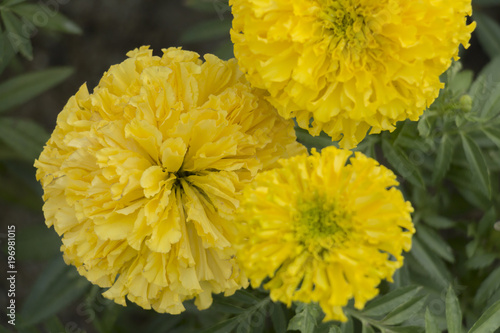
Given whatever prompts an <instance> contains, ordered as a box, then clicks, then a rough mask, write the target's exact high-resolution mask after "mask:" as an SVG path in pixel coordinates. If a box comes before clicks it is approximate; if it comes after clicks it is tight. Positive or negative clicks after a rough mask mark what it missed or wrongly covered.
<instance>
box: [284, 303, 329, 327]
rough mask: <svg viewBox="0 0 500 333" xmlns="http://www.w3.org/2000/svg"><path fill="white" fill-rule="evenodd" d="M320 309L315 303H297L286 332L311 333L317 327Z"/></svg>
mask: <svg viewBox="0 0 500 333" xmlns="http://www.w3.org/2000/svg"><path fill="white" fill-rule="evenodd" d="M320 315H321V309H320V307H319V306H318V304H316V303H299V305H298V306H297V310H296V311H295V316H293V317H292V319H290V322H289V323H288V330H298V331H300V332H301V333H313V332H314V329H315V328H316V326H317V325H318V318H319V316H320Z"/></svg>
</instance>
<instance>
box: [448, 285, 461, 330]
mask: <svg viewBox="0 0 500 333" xmlns="http://www.w3.org/2000/svg"><path fill="white" fill-rule="evenodd" d="M446 323H447V325H448V332H449V333H461V332H462V310H460V303H459V302H458V298H457V296H456V295H455V291H454V290H453V287H452V286H451V285H450V286H449V287H448V292H447V293H446Z"/></svg>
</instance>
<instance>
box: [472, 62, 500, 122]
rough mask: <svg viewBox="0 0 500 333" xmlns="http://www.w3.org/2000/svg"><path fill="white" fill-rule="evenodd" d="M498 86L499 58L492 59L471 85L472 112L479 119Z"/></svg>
mask: <svg viewBox="0 0 500 333" xmlns="http://www.w3.org/2000/svg"><path fill="white" fill-rule="evenodd" d="M497 86H500V56H497V57H496V58H494V59H492V60H491V61H490V62H489V63H488V64H487V65H486V66H485V67H484V68H483V69H482V70H481V73H479V75H478V77H477V78H476V80H474V82H473V83H472V85H471V88H470V90H469V95H470V96H471V98H472V112H473V113H477V114H478V115H479V116H480V117H481V118H482V117H483V116H484V112H485V111H486V110H487V108H486V107H485V106H486V102H487V101H489V100H490V99H491V97H492V94H491V92H492V91H493V90H495V89H496V87H497Z"/></svg>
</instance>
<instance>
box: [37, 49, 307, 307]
mask: <svg viewBox="0 0 500 333" xmlns="http://www.w3.org/2000/svg"><path fill="white" fill-rule="evenodd" d="M128 56H129V59H127V60H125V61H124V62H122V63H121V64H119V65H115V66H112V67H111V68H110V69H109V71H108V72H106V73H105V74H104V76H103V78H102V79H101V81H100V83H99V85H98V86H97V87H96V88H95V89H94V92H93V94H89V92H88V90H87V87H86V85H85V84H84V85H83V86H82V87H81V88H80V90H79V91H78V92H77V93H76V95H75V96H73V97H71V98H70V99H69V101H68V103H67V105H66V106H65V107H64V109H63V111H62V112H61V113H60V114H59V116H58V119H57V126H56V128H55V130H54V132H53V134H52V136H51V138H50V140H49V141H48V142H47V145H46V146H45V148H44V151H43V152H42V154H41V155H40V157H39V159H38V160H37V161H36V162H35V166H36V167H37V168H38V170H37V179H39V180H40V182H41V183H42V186H43V189H44V195H43V198H44V200H45V204H44V207H43V209H44V214H45V218H46V223H47V225H48V226H54V229H55V230H56V232H57V233H58V234H59V235H61V236H62V242H63V245H62V248H61V250H62V251H63V252H64V258H65V261H66V263H68V264H73V265H75V266H76V267H77V268H78V271H79V273H80V274H82V275H84V276H86V277H87V278H88V279H89V280H90V281H91V282H93V283H95V284H97V285H99V286H101V287H109V289H108V290H107V291H106V292H105V293H104V296H105V297H108V298H110V299H113V300H114V301H115V302H117V303H119V304H123V305H125V296H127V298H128V299H129V300H130V301H132V302H135V303H137V304H139V305H140V306H142V307H143V308H146V309H149V308H151V307H152V308H154V309H155V310H156V311H158V312H169V313H173V314H175V313H179V312H181V311H183V310H184V307H183V305H182V302H183V301H184V300H186V299H191V298H193V297H196V298H197V299H196V302H195V303H196V304H197V306H198V307H199V308H200V309H204V308H207V307H208V306H209V305H210V304H211V301H212V297H211V293H220V292H225V293H226V294H232V293H234V291H235V290H236V289H239V288H240V287H242V286H246V285H247V284H248V282H247V279H246V277H245V275H244V274H242V273H241V272H240V269H239V267H238V265H237V263H236V262H235V259H234V248H233V247H232V245H231V240H232V238H233V237H234V236H233V233H234V226H233V224H232V222H231V219H232V218H233V214H234V211H235V209H236V208H237V207H238V205H239V197H240V193H241V189H242V187H243V185H244V184H245V183H247V182H249V181H250V180H251V179H253V177H254V176H255V175H256V174H257V172H259V171H260V170H263V169H267V168H270V167H272V166H273V165H274V164H276V161H277V160H278V158H279V157H283V156H288V155H289V154H295V153H300V152H302V151H303V149H304V148H303V147H301V146H299V145H298V144H297V143H296V142H295V133H294V130H293V122H292V121H284V120H283V119H282V118H281V117H279V115H278V114H277V113H276V112H275V111H274V109H273V108H272V107H271V106H270V105H269V104H268V103H267V102H266V101H265V100H264V99H263V98H262V97H261V96H259V93H258V92H257V91H254V90H253V88H251V87H250V85H249V84H248V82H246V80H245V79H244V76H243V74H242V73H241V72H240V71H239V69H238V67H237V64H236V61H235V60H230V61H228V62H226V61H222V60H220V59H218V58H217V57H215V56H213V55H205V62H203V61H202V60H200V59H199V56H198V54H196V53H194V52H188V51H183V50H180V49H176V48H170V49H167V50H163V56H162V57H157V56H152V51H151V50H149V49H148V47H141V48H140V49H136V50H134V51H131V52H129V53H128Z"/></svg>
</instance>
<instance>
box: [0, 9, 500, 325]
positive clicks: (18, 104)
mask: <svg viewBox="0 0 500 333" xmlns="http://www.w3.org/2000/svg"><path fill="white" fill-rule="evenodd" d="M499 3H500V1H496V0H482V1H473V5H474V15H473V19H475V20H476V21H477V22H478V27H477V29H476V31H475V32H474V33H473V36H472V39H471V46H470V48H469V49H468V50H467V51H466V52H462V62H463V65H464V67H465V68H467V69H471V70H473V71H474V73H476V74H477V73H478V72H479V71H480V69H481V68H482V67H484V66H485V65H486V64H487V63H488V62H489V60H490V59H491V58H493V57H494V56H495V55H500V42H499V41H500V37H499V36H500V5H499ZM27 4H28V5H31V7H29V6H25V7H22V6H21V7H20V8H21V9H18V11H17V12H16V11H15V10H13V11H9V10H8V7H9V6H14V7H15V6H20V5H27ZM42 4H44V5H45V8H46V9H48V11H47V10H46V11H45V13H46V14H47V15H46V16H49V21H48V22H49V23H47V24H43V23H44V21H42V19H43V17H40V20H39V21H40V22H38V23H40V26H39V27H35V28H34V29H31V32H30V33H29V36H28V37H27V38H24V39H23V40H20V41H19V50H13V51H14V53H16V51H18V52H17V54H15V55H14V54H11V53H12V52H11V51H12V50H11V51H9V49H8V45H7V44H6V42H5V41H6V40H7V39H6V36H8V33H9V29H10V30H12V29H14V31H15V29H16V27H17V29H19V28H20V27H21V28H22V25H21V26H20V25H19V22H21V24H26V21H25V20H24V19H28V18H29V17H33V13H36V12H35V10H43V6H42V7H40V5H42ZM33 6H39V7H38V9H36V8H35V7H33ZM6 8H7V10H6ZM0 12H1V14H2V16H1V18H0V23H1V24H0V27H1V29H0V33H1V35H0V36H1V37H3V44H2V42H1V41H0V58H1V59H2V62H1V63H0V71H1V70H3V71H1V72H0V211H1V213H0V221H1V223H0V241H1V244H0V246H1V249H2V251H1V255H0V256H1V258H0V260H1V264H0V267H2V270H1V272H0V277H1V279H0V289H1V290H2V292H1V293H0V305H1V307H2V309H5V308H4V306H5V304H6V302H7V298H6V297H7V296H6V292H4V290H7V289H8V288H7V283H6V278H5V277H4V274H6V270H5V269H4V267H5V264H6V262H7V256H6V253H5V249H6V244H5V243H6V237H7V226H8V225H15V228H16V266H17V272H18V273H17V280H16V312H17V316H16V318H17V322H18V323H19V324H22V322H23V321H25V325H24V327H22V326H21V325H18V327H17V328H18V330H19V331H20V332H83V331H86V332H94V331H101V332H107V331H108V330H107V329H106V327H112V325H113V324H112V323H113V322H115V321H116V320H117V318H122V319H123V317H120V316H121V314H120V309H121V307H120V306H117V305H114V304H109V303H108V302H106V301H104V300H103V299H102V297H101V298H99V297H100V296H99V293H100V292H99V289H98V288H96V287H93V286H91V285H90V284H89V283H88V282H87V281H86V280H85V279H83V278H81V277H79V276H78V274H77V273H76V271H75V270H74V269H73V267H67V266H65V265H64V264H63V263H62V259H61V257H62V256H61V254H60V252H59V246H60V240H59V237H58V236H57V235H56V233H55V232H54V230H53V229H48V228H47V227H46V226H45V223H44V218H43V214H42V210H41V207H42V204H43V202H42V200H41V197H40V196H41V194H42V192H41V188H40V186H39V185H38V183H37V182H36V180H35V178H34V168H33V167H32V164H33V159H34V158H36V157H37V156H38V154H39V153H40V151H41V148H42V146H43V143H44V142H45V141H46V140H47V139H48V136H49V133H50V132H51V131H52V130H53V129H54V127H55V122H56V117H57V114H58V113H59V112H60V110H62V108H63V106H64V105H65V103H66V101H67V100H68V98H69V97H71V96H72V95H73V94H74V93H75V92H76V91H77V90H78V88H79V87H80V86H81V85H82V84H83V83H84V82H87V86H88V87H89V90H90V91H91V90H92V89H93V87H95V86H96V85H97V83H98V81H99V79H100V78H101V76H102V74H103V72H104V71H106V70H107V69H108V68H109V67H110V66H111V65H113V64H117V63H120V62H121V61H123V60H124V59H125V57H126V56H125V54H126V53H127V52H128V51H129V50H132V49H134V48H137V47H139V46H141V45H150V46H151V48H152V49H153V50H154V51H155V54H157V55H159V54H161V52H160V50H161V49H162V48H167V47H172V46H182V47H183V48H185V49H189V50H193V51H196V52H198V53H200V54H204V53H215V54H216V55H218V56H220V57H222V58H225V59H228V58H230V57H232V46H231V43H230V40H229V28H230V25H231V14H230V9H229V6H228V4H227V1H225V0H185V1H173V0H167V1H160V0H150V1H140V0H106V1H99V0H86V1H76V0H59V1H56V0H50V1H43V0H40V1H37V2H35V1H18V0H7V1H0ZM5 12H9V13H7V14H5ZM52 13H54V15H52ZM12 14H14V15H15V16H16V18H13V17H12ZM23 18H24V19H23ZM33 24H35V26H36V24H37V22H33ZM21 32H22V30H21ZM20 35H22V34H20ZM28 44H29V46H28ZM30 48H31V49H30ZM49 70H50V71H51V72H46V71H49ZM38 72H41V74H40V76H33V75H34V73H38ZM16 80H17V81H16ZM9 81H10V83H9V84H6V83H8V82H9ZM12 142H17V143H16V145H14V144H12ZM19 142H21V144H18V143H19ZM134 309H135V308H134V307H133V306H132V310H131V312H130V317H127V318H128V319H123V324H122V326H123V325H126V323H127V322H130V323H149V324H150V325H152V324H151V322H150V318H153V317H152V316H151V315H149V314H148V313H147V312H146V311H135V312H134ZM188 310H190V308H189V305H188ZM192 311H195V310H192ZM0 312H2V313H3V310H2V311H0ZM4 318H5V317H4V316H3V315H2V318H0V323H2V324H4V323H3V322H2V321H3V320H4ZM179 318H180V319H178V320H185V318H184V317H182V316H179ZM183 318H184V319H183ZM96 320H97V322H98V323H97V324H96V323H95V322H96ZM176 320H177V319H176ZM99 321H100V322H99ZM5 324H6V323H5ZM96 325H97V326H96ZM106 325H108V326H106ZM165 325H166V324H165ZM6 327H7V328H9V329H10V328H11V327H10V325H7V326H6ZM96 327H97V328H96ZM99 327H100V328H99ZM162 327H166V326H162ZM5 329H6V328H0V332H4V331H5ZM152 331H154V329H152Z"/></svg>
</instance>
